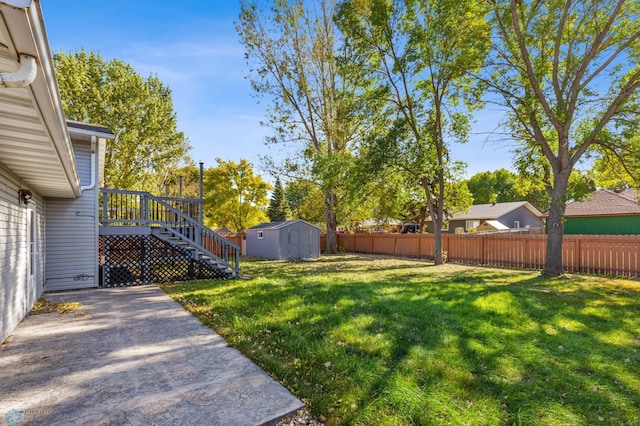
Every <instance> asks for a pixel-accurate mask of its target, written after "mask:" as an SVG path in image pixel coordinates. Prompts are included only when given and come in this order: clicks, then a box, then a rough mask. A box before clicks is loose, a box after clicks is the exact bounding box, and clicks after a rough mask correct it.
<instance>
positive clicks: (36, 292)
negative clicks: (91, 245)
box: [0, 164, 45, 342]
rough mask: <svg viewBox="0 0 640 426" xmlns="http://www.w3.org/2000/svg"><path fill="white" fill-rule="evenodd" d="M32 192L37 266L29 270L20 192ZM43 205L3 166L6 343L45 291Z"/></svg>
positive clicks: (0, 268)
mask: <svg viewBox="0 0 640 426" xmlns="http://www.w3.org/2000/svg"><path fill="white" fill-rule="evenodd" d="M20 189H27V190H30V191H31V192H32V195H33V199H32V200H31V204H30V208H33V210H34V213H35V214H34V219H35V223H36V227H35V231H36V232H35V246H34V250H35V252H34V253H35V255H34V259H35V264H34V265H33V266H34V268H33V275H31V274H30V271H29V249H28V238H29V232H28V229H27V224H28V214H29V208H27V207H25V206H24V205H20V204H19V201H18V191H19V190H20ZM43 206H44V203H43V198H42V197H41V196H40V195H39V194H38V193H36V192H35V191H34V190H33V189H32V188H30V187H29V186H28V185H26V184H25V183H24V182H22V181H21V180H20V179H19V178H17V177H16V176H15V175H13V174H12V173H11V172H10V171H9V170H8V169H6V168H5V167H4V166H3V165H2V164H0V306H2V314H1V317H0V318H1V320H2V321H1V324H0V342H2V341H4V340H5V339H6V338H7V336H9V334H10V333H11V331H13V329H14V328H15V327H16V326H17V325H18V323H19V322H20V321H21V320H22V318H24V316H25V315H26V314H27V313H28V312H29V310H30V309H31V308H32V307H33V304H34V303H35V301H36V300H37V299H38V298H39V297H40V295H41V294H42V292H43V288H44V275H43V272H44V261H45V256H44V246H45V243H44V241H45V240H44V226H45V221H44V208H43Z"/></svg>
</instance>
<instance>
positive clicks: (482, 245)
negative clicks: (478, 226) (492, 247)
mask: <svg viewBox="0 0 640 426" xmlns="http://www.w3.org/2000/svg"><path fill="white" fill-rule="evenodd" d="M486 240H487V235H486V234H485V235H480V264H481V265H484V264H485V258H486V257H485V254H484V251H485V249H486V246H487V245H486Z"/></svg>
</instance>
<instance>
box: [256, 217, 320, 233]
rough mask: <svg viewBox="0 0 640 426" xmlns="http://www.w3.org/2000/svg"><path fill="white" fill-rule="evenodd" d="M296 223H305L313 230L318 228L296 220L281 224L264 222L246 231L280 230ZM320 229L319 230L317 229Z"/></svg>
mask: <svg viewBox="0 0 640 426" xmlns="http://www.w3.org/2000/svg"><path fill="white" fill-rule="evenodd" d="M297 222H302V223H306V224H307V225H310V226H313V227H314V228H318V227H317V226H315V225H314V224H312V223H309V222H305V221H304V220H301V219H298V220H287V221H283V222H264V223H261V224H260V225H256V226H254V227H252V228H249V229H248V231H250V230H257V229H280V228H284V227H285V226H289V225H292V224H294V223H297ZM318 229H320V228H318Z"/></svg>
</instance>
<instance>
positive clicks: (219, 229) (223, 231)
mask: <svg viewBox="0 0 640 426" xmlns="http://www.w3.org/2000/svg"><path fill="white" fill-rule="evenodd" d="M213 230H214V231H215V232H217V233H218V234H231V230H230V229H229V228H225V227H224V226H218V227H217V228H213Z"/></svg>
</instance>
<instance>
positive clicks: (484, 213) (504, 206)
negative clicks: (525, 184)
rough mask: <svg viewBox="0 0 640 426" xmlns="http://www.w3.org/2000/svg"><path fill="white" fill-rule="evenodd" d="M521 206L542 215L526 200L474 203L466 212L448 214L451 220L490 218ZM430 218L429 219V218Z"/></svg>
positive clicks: (536, 214)
mask: <svg viewBox="0 0 640 426" xmlns="http://www.w3.org/2000/svg"><path fill="white" fill-rule="evenodd" d="M521 207H524V208H526V209H527V210H529V211H530V212H531V213H533V214H534V215H535V216H537V217H542V216H543V214H542V213H541V212H540V211H539V210H538V209H536V208H535V207H533V206H532V205H531V204H530V203H529V202H527V201H513V202H509V203H493V204H476V205H473V206H471V207H469V212H468V213H458V214H454V215H453V216H449V217H448V219H449V220H450V221H451V220H492V219H498V218H499V217H502V216H504V215H506V214H508V213H511V212H512V211H514V210H517V209H519V208H521ZM429 220H430V219H429Z"/></svg>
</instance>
